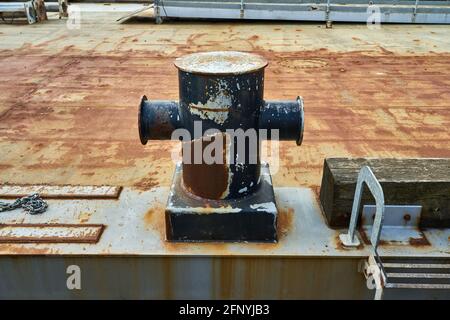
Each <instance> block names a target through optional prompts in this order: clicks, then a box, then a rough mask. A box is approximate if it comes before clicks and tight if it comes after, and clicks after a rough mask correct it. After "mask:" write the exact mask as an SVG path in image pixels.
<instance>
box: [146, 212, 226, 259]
mask: <svg viewBox="0 0 450 320" xmlns="http://www.w3.org/2000/svg"><path fill="white" fill-rule="evenodd" d="M144 224H145V226H146V228H149V229H152V230H154V231H156V232H157V233H158V235H159V238H160V240H161V242H162V244H163V246H164V249H165V251H167V252H176V253H182V252H205V250H207V251H209V252H212V253H213V254H217V255H229V254H231V253H230V251H229V248H228V244H227V243H224V242H195V243H194V242H170V241H167V240H166V221H165V208H164V207H162V206H155V207H152V208H150V209H149V210H148V211H147V212H146V213H145V215H144Z"/></svg>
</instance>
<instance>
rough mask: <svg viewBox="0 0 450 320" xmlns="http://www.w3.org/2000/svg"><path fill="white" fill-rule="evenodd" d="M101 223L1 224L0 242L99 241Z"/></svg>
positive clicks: (101, 230) (101, 228)
mask: <svg viewBox="0 0 450 320" xmlns="http://www.w3.org/2000/svg"><path fill="white" fill-rule="evenodd" d="M103 229H104V225H101V224H0V243H29V242H43V243H71V242H73V243H97V242H98V240H99V239H100V236H101V234H102V232H103Z"/></svg>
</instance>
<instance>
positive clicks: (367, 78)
mask: <svg viewBox="0 0 450 320" xmlns="http://www.w3.org/2000/svg"><path fill="white" fill-rule="evenodd" d="M120 15H121V14H117V16H120ZM111 20H113V13H112V12H108V13H105V14H104V15H101V14H99V13H92V12H86V13H83V24H82V27H81V29H80V30H77V31H71V30H66V29H65V28H61V24H62V23H64V21H63V20H61V22H59V20H50V21H49V23H46V24H39V25H36V27H35V28H32V29H31V28H28V26H17V25H14V26H9V25H2V26H1V30H0V48H1V50H0V63H1V65H2V68H1V70H0V150H2V152H1V153H0V170H1V177H0V180H1V181H0V182H1V183H5V182H8V183H35V184H40V183H49V184H67V183H69V184H82V185H92V184H97V185H101V184H110V185H125V186H133V185H134V186H136V187H139V188H142V189H147V188H151V187H155V186H169V185H170V183H171V179H172V173H173V170H174V163H173V162H172V161H171V158H170V157H171V156H170V152H171V150H172V148H173V147H174V146H175V145H178V142H173V143H167V142H154V143H152V144H151V145H148V146H147V147H146V148H143V147H142V146H141V145H140V144H139V143H136V142H137V141H139V140H138V139H139V137H138V135H137V123H136V112H135V108H134V106H136V104H138V103H139V98H138V97H140V96H142V95H143V94H145V93H152V92H158V95H159V96H160V97H161V98H164V99H177V97H178V88H177V86H176V85H173V84H174V83H176V81H177V80H176V79H177V69H176V68H175V67H167V66H170V65H172V62H173V60H174V59H175V58H176V57H179V56H181V55H183V54H185V53H192V52H196V51H200V50H202V51H206V50H230V49H231V50H242V51H251V52H256V53H258V54H260V55H262V56H264V57H265V58H266V59H267V60H270V62H271V63H270V66H269V67H268V68H266V74H265V87H266V88H265V98H266V99H268V100H270V99H292V97H293V96H296V95H297V94H301V95H302V96H303V98H304V100H305V104H306V105H308V110H307V112H308V121H307V122H306V123H305V134H304V140H303V145H302V148H293V147H292V142H286V143H285V142H281V143H280V148H281V150H280V152H281V157H280V161H281V162H280V168H279V170H278V172H277V173H276V174H274V175H273V181H274V185H275V186H298V185H302V186H310V187H317V186H319V185H320V179H321V176H322V165H323V159H324V158H325V157H328V156H351V157H358V156H359V157H450V148H448V146H449V143H450V108H449V101H450V90H449V89H448V88H449V86H450V79H449V77H448V74H449V73H450V54H449V53H448V52H450V45H449V44H448V41H446V40H447V39H448V26H383V27H382V29H381V31H379V32H377V31H373V30H368V29H367V27H366V26H365V25H364V26H357V25H335V26H334V28H333V29H331V30H329V29H325V28H323V27H322V26H321V25H301V24H296V23H283V24H280V23H264V24H263V23H254V24H251V25H249V24H248V23H244V24H240V23H214V24H209V23H180V22H178V23H173V22H172V23H170V24H163V25H153V22H149V23H151V28H150V25H149V24H145V23H143V24H128V25H117V24H113V23H111ZM206 28H207V29H208V31H207V32H206V31H205V30H206ZM405 30H408V32H409V34H408V33H406V32H405ZM225 39H226V40H225ZM308 102H311V103H310V104H308Z"/></svg>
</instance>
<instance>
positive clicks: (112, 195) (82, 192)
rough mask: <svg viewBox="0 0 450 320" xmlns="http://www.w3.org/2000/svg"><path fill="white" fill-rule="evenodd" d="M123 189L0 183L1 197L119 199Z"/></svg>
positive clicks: (114, 187)
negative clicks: (31, 196) (31, 195)
mask: <svg viewBox="0 0 450 320" xmlns="http://www.w3.org/2000/svg"><path fill="white" fill-rule="evenodd" d="M120 191H122V187H118V186H72V185H60V186H58V185H45V184H40V185H11V184H5V185H0V197H1V198H6V199H9V198H18V197H24V196H27V195H29V194H34V193H38V194H39V196H40V197H42V198H47V199H48V198H54V199H58V198H59V199H62V198H68V199H117V198H118V197H119V195H120Z"/></svg>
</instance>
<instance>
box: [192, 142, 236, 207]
mask: <svg viewBox="0 0 450 320" xmlns="http://www.w3.org/2000/svg"><path fill="white" fill-rule="evenodd" d="M215 139H222V146H223V149H222V154H221V155H220V156H219V157H220V160H219V161H217V163H213V164H206V163H204V159H203V157H202V159H200V163H195V161H196V158H195V153H196V150H202V154H203V152H204V150H205V148H207V147H208V146H209V145H210V144H212V143H214V141H215ZM187 152H189V156H190V159H191V163H183V185H184V187H186V189H187V190H188V191H189V192H191V193H192V194H194V195H197V196H199V197H202V198H206V199H215V200H218V199H223V198H225V197H226V196H227V191H228V187H229V183H230V179H229V178H230V173H229V170H230V169H229V166H228V165H227V163H226V159H227V155H226V153H227V137H226V134H218V135H214V136H211V137H208V139H204V138H200V139H197V140H192V141H191V142H183V154H184V155H185V154H186V153H187ZM184 155H183V157H184ZM211 156H212V157H214V158H215V159H216V150H215V149H214V150H213V151H212V152H211ZM211 177H214V178H213V179H211Z"/></svg>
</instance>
